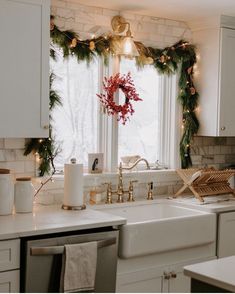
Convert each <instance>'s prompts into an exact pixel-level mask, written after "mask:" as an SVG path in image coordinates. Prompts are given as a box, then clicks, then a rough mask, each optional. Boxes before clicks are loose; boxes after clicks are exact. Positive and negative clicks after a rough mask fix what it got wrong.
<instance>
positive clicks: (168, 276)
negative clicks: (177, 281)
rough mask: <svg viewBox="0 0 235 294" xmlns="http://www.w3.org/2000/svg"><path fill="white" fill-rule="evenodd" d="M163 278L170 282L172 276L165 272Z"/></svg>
mask: <svg viewBox="0 0 235 294" xmlns="http://www.w3.org/2000/svg"><path fill="white" fill-rule="evenodd" d="M163 277H164V279H165V280H170V278H171V274H170V273H167V272H164V273H163Z"/></svg>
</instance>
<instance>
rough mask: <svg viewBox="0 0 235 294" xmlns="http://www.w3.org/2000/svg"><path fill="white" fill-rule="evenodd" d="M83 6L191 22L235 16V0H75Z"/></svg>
mask: <svg viewBox="0 0 235 294" xmlns="http://www.w3.org/2000/svg"><path fill="white" fill-rule="evenodd" d="M74 1H76V2H79V3H81V4H85V5H89V6H96V7H103V8H110V9H115V10H120V11H125V12H133V13H136V14H142V15H151V16H158V17H163V18H168V19H175V20H183V21H186V22H188V21H189V22H190V20H196V19H200V18H203V17H208V16H215V15H220V14H224V15H230V16H235V0H74Z"/></svg>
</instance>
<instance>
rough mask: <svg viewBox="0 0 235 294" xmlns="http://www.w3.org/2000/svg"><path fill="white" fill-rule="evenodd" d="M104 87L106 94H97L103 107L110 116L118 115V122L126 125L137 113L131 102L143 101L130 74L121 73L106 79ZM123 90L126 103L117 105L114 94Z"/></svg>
mask: <svg viewBox="0 0 235 294" xmlns="http://www.w3.org/2000/svg"><path fill="white" fill-rule="evenodd" d="M103 87H104V91H105V94H103V93H101V94H97V96H98V97H99V99H100V102H101V103H102V105H103V106H104V107H105V108H106V109H107V113H108V115H114V114H117V115H118V121H120V120H122V123H123V124H124V125H125V123H126V121H127V120H128V119H129V118H130V115H132V114H133V113H134V112H135V111H134V109H133V106H132V103H131V101H132V100H133V101H142V99H141V98H140V97H139V94H137V93H136V89H135V86H134V82H133V80H132V78H131V75H130V73H128V74H127V75H122V76H121V75H120V73H118V74H116V75H115V76H111V77H110V78H106V77H105V78H104V82H103ZM118 89H120V90H122V92H123V93H124V95H125V103H124V104H123V105H120V104H116V103H115V101H114V93H115V92H116V91H117V90H118Z"/></svg>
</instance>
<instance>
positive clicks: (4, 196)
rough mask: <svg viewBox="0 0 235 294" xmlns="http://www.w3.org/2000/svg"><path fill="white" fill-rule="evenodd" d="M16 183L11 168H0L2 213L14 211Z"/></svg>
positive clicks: (0, 209)
mask: <svg viewBox="0 0 235 294" xmlns="http://www.w3.org/2000/svg"><path fill="white" fill-rule="evenodd" d="M13 205H14V184H13V180H12V176H11V174H10V170H9V169H0V215H8V214H11V213H12V209H13Z"/></svg>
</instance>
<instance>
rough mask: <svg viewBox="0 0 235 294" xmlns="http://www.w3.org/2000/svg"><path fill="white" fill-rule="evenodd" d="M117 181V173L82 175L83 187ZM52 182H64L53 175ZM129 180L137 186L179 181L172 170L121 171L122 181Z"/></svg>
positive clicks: (61, 177)
mask: <svg viewBox="0 0 235 294" xmlns="http://www.w3.org/2000/svg"><path fill="white" fill-rule="evenodd" d="M117 179H118V173H113V172H104V173H101V174H88V173H84V186H88V187H90V186H97V185H101V184H102V183H107V182H111V183H112V184H116V183H117ZM53 180H54V181H55V182H58V185H59V186H61V184H63V182H64V175H54V176H53ZM130 180H137V181H138V183H139V184H142V183H147V182H151V181H152V182H153V183H156V184H157V185H167V184H170V183H172V182H177V181H180V178H179V176H178V175H177V173H176V171H175V170H174V169H165V170H141V171H123V181H124V182H128V181H130Z"/></svg>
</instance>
